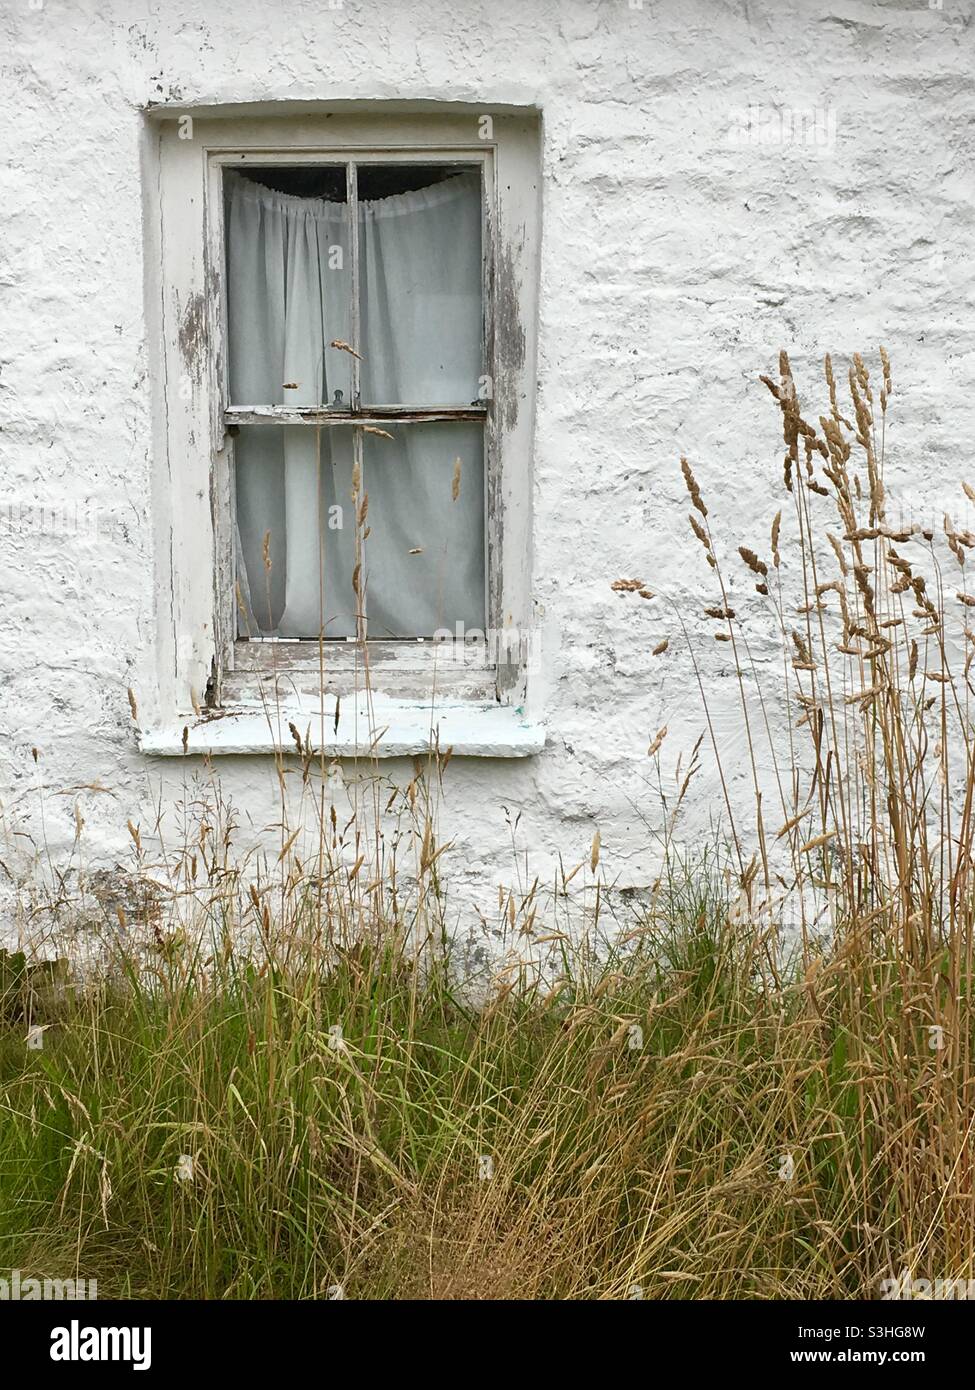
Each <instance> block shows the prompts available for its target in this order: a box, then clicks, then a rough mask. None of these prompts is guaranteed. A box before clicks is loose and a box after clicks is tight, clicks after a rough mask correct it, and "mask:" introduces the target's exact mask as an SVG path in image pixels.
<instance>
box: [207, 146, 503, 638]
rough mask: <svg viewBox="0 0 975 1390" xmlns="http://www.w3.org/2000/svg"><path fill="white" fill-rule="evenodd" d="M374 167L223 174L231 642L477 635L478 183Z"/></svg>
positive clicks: (451, 174)
mask: <svg viewBox="0 0 975 1390" xmlns="http://www.w3.org/2000/svg"><path fill="white" fill-rule="evenodd" d="M380 158H382V159H383V160H384V162H378V161H377V162H373V161H367V160H365V159H362V158H356V159H355V160H350V161H349V162H348V163H347V164H344V165H327V164H307V165H305V166H293V165H271V166H263V167H256V168H254V167H245V168H235V167H234V166H233V165H231V164H225V165H224V166H223V173H224V208H225V213H224V227H225V235H224V240H225V254H226V284H227V319H228V330H229V331H228V346H229V391H230V401H231V405H230V407H229V408H228V410H227V411H226V412H225V418H226V419H227V421H228V423H229V424H231V426H232V427H233V428H234V433H235V443H234V521H235V552H236V566H235V568H236V580H235V591H236V596H237V599H238V609H239V621H238V639H239V640H261V638H263V637H269V636H270V637H277V638H291V639H297V640H314V641H316V642H317V641H318V640H319V638H322V639H324V640H326V641H334V640H340V641H341V640H345V639H348V638H359V639H366V640H368V639H369V638H370V637H371V638H372V639H373V640H375V639H381V640H408V639H413V640H416V639H418V638H433V637H434V635H435V634H438V633H440V634H445V633H448V632H449V633H451V634H454V633H465V634H466V633H471V632H473V633H479V634H483V633H484V632H485V629H486V627H487V614H486V607H485V603H486V583H485V579H486V573H485V571H486V530H485V524H484V492H485V479H484V422H485V418H486V415H487V399H488V395H489V394H490V392H489V377H488V374H487V372H486V371H485V364H484V304H485V294H484V283H485V278H486V276H485V260H484V254H483V248H484V237H483V235H482V221H483V210H484V206H485V196H484V192H485V190H484V188H483V186H482V184H483V179H484V175H485V164H484V163H482V164H475V165H464V164H455V163H453V162H450V163H446V162H439V163H436V162H433V163H429V164H412V163H398V164H391V163H386V162H385V157H383V156H381V157H380ZM360 422H361V423H360ZM475 640H476V639H475Z"/></svg>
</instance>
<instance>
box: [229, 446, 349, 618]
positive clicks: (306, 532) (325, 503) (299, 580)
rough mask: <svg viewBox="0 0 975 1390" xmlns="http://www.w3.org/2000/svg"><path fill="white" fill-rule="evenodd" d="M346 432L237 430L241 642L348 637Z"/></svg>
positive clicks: (347, 458) (235, 454)
mask: <svg viewBox="0 0 975 1390" xmlns="http://www.w3.org/2000/svg"><path fill="white" fill-rule="evenodd" d="M352 470H353V437H352V429H351V428H350V427H348V426H345V425H333V426H331V427H329V428H328V429H314V428H312V427H310V426H308V425H245V426H243V427H242V428H241V430H240V433H239V435H238V437H237V439H236V440H235V442H234V482H235V491H236V519H237V526H236V560H237V563H236V571H237V595H236V601H237V609H238V630H239V635H240V636H241V637H257V636H262V635H263V636H272V635H273V636H276V637H292V638H299V637H306V638H316V639H317V638H318V636H319V634H320V633H323V634H324V636H325V637H326V638H343V637H350V636H355V634H356V616H355V615H356V602H355V596H354V594H353V591H352V576H353V569H354V565H355V509H354V507H353V504H352Z"/></svg>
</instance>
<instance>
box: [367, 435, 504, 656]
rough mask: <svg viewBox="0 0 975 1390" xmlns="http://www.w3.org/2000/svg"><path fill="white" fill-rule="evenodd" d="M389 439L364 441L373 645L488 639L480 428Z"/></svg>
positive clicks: (368, 567)
mask: <svg viewBox="0 0 975 1390" xmlns="http://www.w3.org/2000/svg"><path fill="white" fill-rule="evenodd" d="M387 432H388V433H389V434H391V435H392V436H393V438H391V439H386V438H383V437H381V436H379V435H375V434H368V433H365V432H364V433H363V478H364V484H365V490H366V492H367V493H368V496H369V506H368V515H367V525H368V527H369V533H368V536H367V538H366V541H365V574H366V596H365V605H366V613H367V616H368V636H369V638H370V639H371V640H381V639H383V638H391V637H432V636H433V634H434V633H435V632H437V630H438V629H444V628H449V629H450V631H451V633H452V635H461V636H462V635H463V633H464V632H471V631H472V630H473V631H477V630H479V631H481V632H483V630H484V625H485V575H484V564H485V562H484V556H485V541H484V440H483V429H482V427H481V425H480V424H477V423H474V424H470V423H453V422H450V423H440V422H437V423H435V424H422V425H389V426H388V427H387ZM455 493H456V496H455ZM457 624H460V625H461V631H460V633H459V634H457V633H456V625H457Z"/></svg>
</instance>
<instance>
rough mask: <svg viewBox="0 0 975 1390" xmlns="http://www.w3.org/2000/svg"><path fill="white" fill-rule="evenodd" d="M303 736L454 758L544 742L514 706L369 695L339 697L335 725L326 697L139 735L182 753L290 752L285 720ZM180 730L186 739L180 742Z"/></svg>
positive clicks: (334, 746) (349, 750)
mask: <svg viewBox="0 0 975 1390" xmlns="http://www.w3.org/2000/svg"><path fill="white" fill-rule="evenodd" d="M289 724H294V726H295V728H296V729H297V730H298V732H299V734H300V735H301V737H302V740H304V739H306V737H309V738H310V739H311V744H312V746H313V748H314V749H315V751H316V753H324V754H325V755H326V756H327V757H332V758H403V757H414V756H416V755H418V754H424V753H429V752H430V751H431V750H432V749H433V748H434V747H438V746H439V748H440V751H441V752H446V750H447V749H448V748H451V749H453V756H454V757H473V758H527V757H531V756H532V754H534V753H540V752H541V751H542V749H543V748H544V746H545V731H544V729H543V728H542V726H541V725H540V724H537V723H530V722H529V721H528V720H527V719H526V718H525V715H524V713H523V711H521V710H520V709H513V708H512V707H511V706H509V705H498V704H494V703H473V702H471V701H464V702H462V703H457V704H445V703H440V702H438V703H437V704H436V705H435V706H432V707H431V706H430V705H429V704H423V703H421V702H419V701H418V702H410V701H406V700H392V699H389V698H387V697H380V696H377V697H375V698H374V699H373V701H372V705H371V708H369V707H367V706H366V705H365V704H364V703H363V702H362V701H361V700H360V701H358V702H353V701H352V700H349V701H348V703H346V701H345V700H343V701H342V702H341V705H340V707H339V725H338V729H337V730H336V729H335V721H334V702H333V701H332V699H331V698H330V699H329V700H328V702H327V703H326V706H325V717H324V720H323V719H322V712H321V710H320V709H319V708H318V707H317V706H316V707H315V708H314V709H312V708H311V704H310V702H303V703H301V704H298V705H293V706H282V707H281V708H280V709H274V708H270V709H268V710H266V711H265V710H263V709H253V708H251V709H240V710H233V711H227V712H226V713H220V714H212V715H204V716H203V717H201V718H199V719H197V718H190V719H187V720H180V721H178V722H174V723H173V724H167V725H163V726H162V727H159V728H155V729H145V730H143V731H142V732H141V733H140V735H139V747H140V748H141V750H142V752H143V753H148V754H150V755H152V756H154V757H163V758H166V757H182V756H183V755H184V754H196V755H197V756H201V755H204V754H206V755H209V756H210V757H216V756H220V755H232V754H251V753H265V754H267V753H270V754H275V753H294V752H295V741H294V736H293V735H292V733H291V731H290V729H289V727H288V725H289ZM184 730H185V731H186V738H185V744H184Z"/></svg>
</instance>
